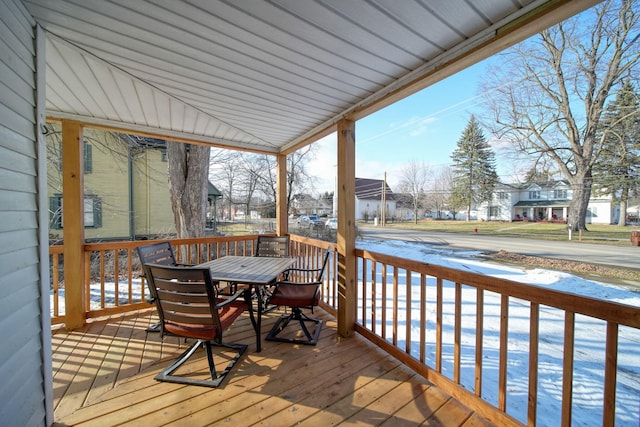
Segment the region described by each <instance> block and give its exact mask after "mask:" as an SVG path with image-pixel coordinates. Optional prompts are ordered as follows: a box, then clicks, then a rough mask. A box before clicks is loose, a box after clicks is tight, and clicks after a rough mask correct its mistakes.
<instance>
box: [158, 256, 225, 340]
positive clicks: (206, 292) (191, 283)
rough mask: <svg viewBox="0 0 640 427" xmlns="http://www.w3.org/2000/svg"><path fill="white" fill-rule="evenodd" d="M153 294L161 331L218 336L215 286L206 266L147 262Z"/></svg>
mask: <svg viewBox="0 0 640 427" xmlns="http://www.w3.org/2000/svg"><path fill="white" fill-rule="evenodd" d="M146 267H147V271H148V272H149V278H150V280H149V284H150V286H151V287H152V288H153V291H154V293H155V295H156V307H157V308H158V315H159V316H160V322H161V324H162V333H163V334H171V335H177V336H183V337H188V338H199V339H206V340H213V339H221V336H222V330H223V329H222V324H221V321H220V316H219V314H218V310H217V308H216V301H217V294H216V288H215V286H213V282H212V280H211V273H210V271H209V269H208V268H195V267H172V266H165V265H159V264H146Z"/></svg>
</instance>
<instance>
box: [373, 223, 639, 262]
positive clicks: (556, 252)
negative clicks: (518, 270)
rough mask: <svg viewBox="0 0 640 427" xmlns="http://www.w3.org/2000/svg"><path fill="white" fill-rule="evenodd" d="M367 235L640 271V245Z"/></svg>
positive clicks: (376, 231)
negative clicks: (502, 251)
mask: <svg viewBox="0 0 640 427" xmlns="http://www.w3.org/2000/svg"><path fill="white" fill-rule="evenodd" d="M360 231H361V233H362V235H363V237H364V238H371V239H393V240H405V241H415V242H425V243H430V244H433V245H440V246H444V247H451V248H459V249H475V250H479V251H487V252H494V251H499V250H505V251H508V252H514V253H518V254H523V255H531V256H540V257H548V258H555V259H566V260H571V261H580V262H589V263H592V264H601V265H608V266H615V267H622V268H629V269H633V270H640V247H637V246H631V243H629V246H612V245H606V244H594V243H583V242H580V241H577V240H571V241H568V240H567V241H550V240H537V239H518V238H513V237H501V236H491V235H486V234H456V233H438V232H429V231H416V230H398V229H384V228H377V227H367V226H364V227H362V226H360Z"/></svg>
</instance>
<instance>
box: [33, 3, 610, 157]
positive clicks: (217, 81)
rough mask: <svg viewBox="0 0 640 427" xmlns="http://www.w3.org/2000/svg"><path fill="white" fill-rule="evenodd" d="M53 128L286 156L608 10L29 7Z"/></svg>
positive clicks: (539, 6) (535, 6)
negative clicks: (569, 21) (39, 40)
mask: <svg viewBox="0 0 640 427" xmlns="http://www.w3.org/2000/svg"><path fill="white" fill-rule="evenodd" d="M24 3H25V5H26V7H27V9H28V10H29V12H30V13H31V14H32V15H33V16H34V17H35V19H36V21H37V22H38V24H39V25H41V26H42V27H43V28H44V29H45V30H46V37H47V40H46V64H47V70H46V84H47V96H46V114H47V117H48V118H49V119H52V120H62V119H69V120H76V121H80V122H83V123H86V124H88V125H91V126H94V127H98V128H106V129H115V130H120V131H125V132H131V133H137V134H141V135H145V136H152V137H159V138H165V139H171V140H176V141H185V142H193V143H202V144H209V145H212V146H218V147H225V148H233V149H239V150H249V151H254V152H262V153H272V154H276V153H284V154H287V153H289V152H292V151H294V150H295V149H297V148H299V147H301V146H304V145H306V144H309V143H310V142H313V141H315V140H317V139H319V138H321V137H323V136H326V135H328V134H330V133H331V132H333V131H335V125H336V123H337V122H338V121H340V120H342V119H350V120H358V119H361V118H363V117H365V116H367V115H369V114H371V113H373V112H375V111H378V110H380V109H382V108H384V107H386V106H388V105H390V104H392V103H394V102H397V101H399V100H401V99H403V98H405V97H407V96H409V95H411V94H413V93H415V92H417V91H419V90H421V89H424V88H426V87H428V86H430V85H432V84H434V83H436V82H438V81H440V80H442V79H444V78H446V77H448V76H450V75H452V74H454V73H456V72H458V71H460V70H462V69H464V68H466V67H468V66H470V65H473V64H475V63H477V62H479V61H481V60H483V59H485V58H487V57H489V56H491V55H493V54H495V53H497V52H499V51H500V50H503V49H505V48H507V47H509V46H511V45H513V44H515V43H517V42H519V41H521V40H523V39H525V38H527V37H529V36H531V35H533V34H535V33H537V32H539V31H540V30H542V29H544V28H546V27H549V26H551V25H553V24H555V23H558V22H560V21H562V20H564V19H566V18H568V17H570V16H573V15H575V14H577V13H578V12H581V11H582V10H585V9H587V8H589V7H591V6H592V5H594V4H596V3H598V1H597V0H580V1H576V0H550V1H544V0H493V1H489V2H474V1H468V0H449V1H447V2H437V3H434V2H413V1H402V2H399V1H397V0H375V1H374V0H368V1H365V0H362V1H356V0H354V1H341V0H326V1H320V0H316V1H313V0H310V1H299V0H273V1H263V0H238V1H233V2H229V1H224V0H209V1H188V2H187V1H171V2H152V1H130V2H122V1H117V0H85V1H83V2H77V1H73V0H25V1H24Z"/></svg>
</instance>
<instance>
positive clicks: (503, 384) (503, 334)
mask: <svg viewBox="0 0 640 427" xmlns="http://www.w3.org/2000/svg"><path fill="white" fill-rule="evenodd" d="M508 343H509V296H508V295H502V296H501V298H500V362H499V363H500V365H499V367H498V372H499V374H498V409H500V410H501V411H503V412H504V411H506V409H507V346H508Z"/></svg>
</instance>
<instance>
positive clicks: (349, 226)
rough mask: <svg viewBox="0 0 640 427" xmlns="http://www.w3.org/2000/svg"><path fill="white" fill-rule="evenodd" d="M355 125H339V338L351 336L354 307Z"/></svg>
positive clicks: (347, 121) (342, 123)
mask: <svg viewBox="0 0 640 427" xmlns="http://www.w3.org/2000/svg"><path fill="white" fill-rule="evenodd" d="M355 147H356V143H355V122H354V121H353V120H341V121H339V122H338V152H337V155H338V173H337V175H338V185H337V191H338V194H335V195H334V197H337V198H338V334H339V335H340V336H343V337H348V336H351V335H353V332H354V325H355V322H356V307H357V289H356V283H357V278H358V277H357V268H356V267H357V266H356V262H357V260H356V257H355V254H354V251H355V243H356V224H355V180H356V177H355V170H356V161H355V160H356V154H355V153H356V149H355Z"/></svg>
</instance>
